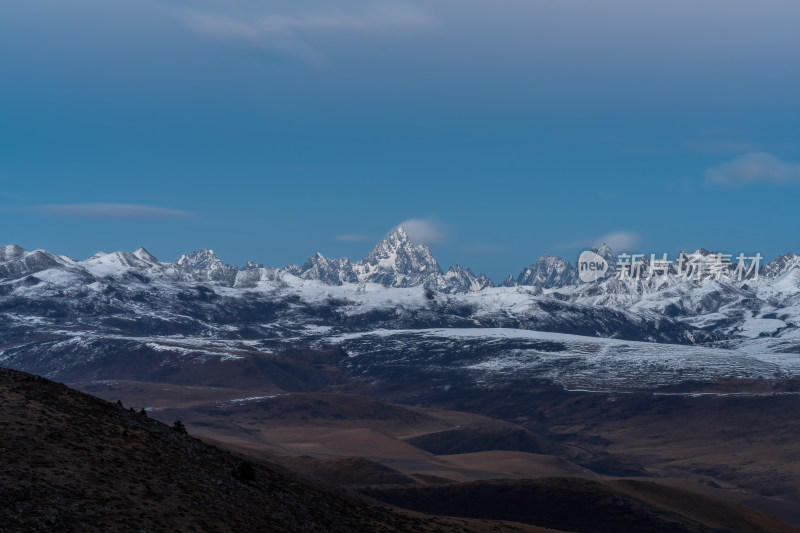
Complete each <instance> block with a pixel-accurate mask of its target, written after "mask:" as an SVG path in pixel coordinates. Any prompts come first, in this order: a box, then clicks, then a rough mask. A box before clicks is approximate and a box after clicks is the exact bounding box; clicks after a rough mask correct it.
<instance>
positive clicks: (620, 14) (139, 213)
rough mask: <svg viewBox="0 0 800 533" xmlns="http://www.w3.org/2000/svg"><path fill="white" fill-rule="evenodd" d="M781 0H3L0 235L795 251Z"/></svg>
mask: <svg viewBox="0 0 800 533" xmlns="http://www.w3.org/2000/svg"><path fill="white" fill-rule="evenodd" d="M798 20H800V3H798V2H796V1H795V0H763V1H760V2H752V1H740V0H706V1H702V2H698V1H697V0H670V1H644V0H607V1H604V2H596V1H589V0H547V1H544V0H543V1H539V0H525V1H523V0H492V1H475V0H458V1H455V0H427V1H425V2H421V1H396V0H385V1H382V2H376V1H374V0H373V1H370V2H358V1H351V0H343V1H340V2H336V3H332V2H321V1H308V0H307V1H302V0H293V1H291V2H289V1H287V2H282V1H278V2H265V1H258V2H256V1H246V0H226V1H222V0H207V1H202V0H197V1H191V2H190V1H185V0H183V1H181V0H172V1H160V2H159V1H152V0H137V1H135V2H134V1H113V2H111V1H108V0H72V1H71V2H55V1H44V0H6V1H4V2H2V3H0V231H1V232H2V233H1V235H2V238H0V241H3V242H4V243H9V242H15V243H18V244H20V245H21V246H24V247H26V248H29V249H33V248H47V249H49V250H52V251H55V252H57V253H63V254H69V255H72V256H76V257H86V256H89V255H91V254H92V253H94V252H96V251H98V250H101V249H104V250H117V249H129V250H130V249H135V248H136V247H138V246H139V245H144V246H145V247H147V248H148V249H149V250H150V251H151V252H153V253H154V254H155V255H156V256H157V257H159V258H160V259H162V260H172V259H174V258H175V257H177V256H178V255H179V254H180V253H182V252H184V251H189V250H192V249H198V248H213V249H214V250H215V251H217V252H218V254H219V255H220V256H221V257H222V258H223V260H225V261H226V262H230V263H234V264H241V263H243V262H244V261H245V260H247V259H253V260H255V261H257V262H261V263H265V264H268V265H273V266H282V265H284V264H286V263H290V262H292V263H297V262H302V261H303V260H305V258H306V257H308V256H310V255H311V254H313V253H314V252H316V251H321V252H323V253H324V254H325V255H329V256H337V257H338V256H349V257H351V258H354V259H358V258H360V257H362V256H363V255H364V254H365V253H366V252H367V251H369V249H370V248H371V247H372V245H373V244H374V242H375V241H377V240H378V239H380V238H381V237H382V236H383V235H384V234H385V233H386V232H387V231H388V230H390V229H391V228H392V227H393V226H395V225H396V224H398V223H401V222H403V221H408V220H411V221H412V222H411V223H410V225H412V226H413V227H414V228H415V231H414V232H412V233H413V234H414V235H416V236H417V238H418V239H419V240H422V241H425V242H426V243H428V244H430V246H431V248H432V250H433V252H434V255H435V256H436V257H437V259H438V260H439V262H440V263H441V264H442V266H443V267H444V268H446V267H447V266H449V265H451V264H454V263H456V262H458V263H461V264H462V265H465V266H470V267H471V268H473V270H476V271H483V272H486V273H487V274H489V275H490V276H492V277H493V278H495V279H502V278H503V277H504V276H505V275H507V274H509V273H514V274H515V275H516V273H517V272H519V270H520V269H521V268H522V267H523V266H525V265H527V264H529V263H531V262H533V261H535V260H536V259H537V258H538V257H539V256H540V255H542V254H546V253H547V254H552V255H562V256H564V257H566V258H568V259H570V260H574V258H575V256H576V254H577V253H578V251H579V250H581V249H582V248H585V247H586V246H589V245H591V244H593V243H596V242H599V241H601V240H609V241H611V242H613V243H615V244H616V245H617V247H618V248H620V249H626V250H627V251H632V252H647V253H649V252H654V253H659V254H660V253H662V252H670V253H671V254H672V253H674V252H677V251H678V250H680V249H694V248H697V247H701V246H704V247H708V248H714V249H717V250H720V251H723V252H728V253H734V254H737V253H739V252H761V253H762V254H763V255H765V256H767V257H769V258H771V257H774V256H775V255H777V254H781V253H785V252H787V251H795V252H800V242H798V234H797V230H796V228H797V220H798V215H797V212H798V201H799V200H800V124H798V122H800V98H798V97H797V95H798V94H800V65H798V59H797V54H798V51H800V32H798V31H797V28H798Z"/></svg>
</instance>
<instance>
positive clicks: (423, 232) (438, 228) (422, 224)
mask: <svg viewBox="0 0 800 533" xmlns="http://www.w3.org/2000/svg"><path fill="white" fill-rule="evenodd" d="M398 226H401V227H402V228H403V229H404V230H405V232H406V234H407V235H408V238H409V239H411V240H412V241H413V242H415V243H417V244H426V245H429V244H439V243H442V242H444V241H445V240H446V239H447V231H445V229H444V228H443V227H442V225H441V224H440V223H438V222H436V221H434V220H430V219H424V218H410V219H408V220H406V221H403V222H401V223H400V224H398Z"/></svg>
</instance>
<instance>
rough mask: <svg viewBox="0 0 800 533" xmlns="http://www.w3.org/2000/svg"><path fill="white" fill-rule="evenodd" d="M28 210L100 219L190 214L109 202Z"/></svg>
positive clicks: (181, 216)
mask: <svg viewBox="0 0 800 533" xmlns="http://www.w3.org/2000/svg"><path fill="white" fill-rule="evenodd" d="M30 211H32V212H34V213H41V214H45V215H53V216H61V217H68V218H88V219H100V220H163V219H169V218H184V217H188V216H190V215H191V213H189V212H187V211H180V210H178V209H168V208H165V207H156V206H152V205H138V204H111V203H92V204H44V205H37V206H34V207H32V208H31V209H30Z"/></svg>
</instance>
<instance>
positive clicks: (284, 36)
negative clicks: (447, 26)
mask: <svg viewBox="0 0 800 533" xmlns="http://www.w3.org/2000/svg"><path fill="white" fill-rule="evenodd" d="M182 19H183V22H184V23H185V24H186V25H187V26H188V27H189V28H190V29H192V30H193V31H195V32H197V33H200V34H204V35H209V36H212V37H217V38H223V39H228V40H233V41H240V42H245V43H248V44H250V45H254V46H258V47H261V48H265V49H271V50H274V51H278V52H282V53H286V54H289V55H292V56H295V57H298V58H300V59H302V60H304V61H306V62H308V63H310V64H313V65H318V66H319V65H324V64H326V63H327V59H326V58H325V57H324V55H323V53H322V52H321V50H320V49H319V48H318V47H317V46H315V45H314V44H313V37H314V35H318V34H321V33H323V32H327V33H329V34H330V33H353V32H358V33H386V32H389V31H407V30H415V29H421V28H428V27H431V26H433V19H432V18H431V17H430V16H429V15H427V14H426V13H423V12H421V11H418V10H416V9H411V8H392V9H390V8H383V9H378V10H374V9H373V10H371V11H368V12H363V13H355V14H348V13H305V14H299V15H284V14H277V13H264V14H261V15H256V16H248V17H247V18H235V17H231V16H229V15H222V14H217V13H203V12H197V11H192V12H189V13H186V14H184V15H183V17H182Z"/></svg>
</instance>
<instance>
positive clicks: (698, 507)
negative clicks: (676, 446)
mask: <svg viewBox="0 0 800 533" xmlns="http://www.w3.org/2000/svg"><path fill="white" fill-rule="evenodd" d="M365 492H367V493H368V494H370V495H372V496H374V497H377V498H380V499H382V500H384V501H387V502H390V503H393V504H395V505H398V506H401V507H404V508H407V509H416V510H418V511H422V512H435V513H439V514H446V515H450V516H463V517H473V518H487V519H494V520H513V521H515V522H524V523H530V524H537V525H539V526H543V527H549V528H553V529H556V530H558V531H562V530H563V531H575V532H584V533H640V532H645V531H646V532H650V533H676V532H692V533H722V532H740V533H762V532H766V531H769V532H771V533H780V532H785V533H789V532H796V531H798V530H797V529H796V528H794V527H792V526H789V525H786V524H783V523H781V522H779V521H778V520H776V519H774V518H771V517H769V516H766V515H764V514H762V513H759V512H757V511H753V510H752V509H748V508H747V507H743V506H741V505H738V504H735V503H731V502H729V501H726V500H721V499H718V498H714V497H711V496H705V495H701V494H697V493H694V492H689V491H685V490H679V489H675V488H672V487H665V486H663V485H657V484H655V483H651V482H646V481H634V480H613V481H601V480H591V479H581V478H543V479H516V480H512V479H503V480H492V481H474V482H470V483H455V484H449V485H431V486H427V487H393V488H374V489H368V490H365Z"/></svg>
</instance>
